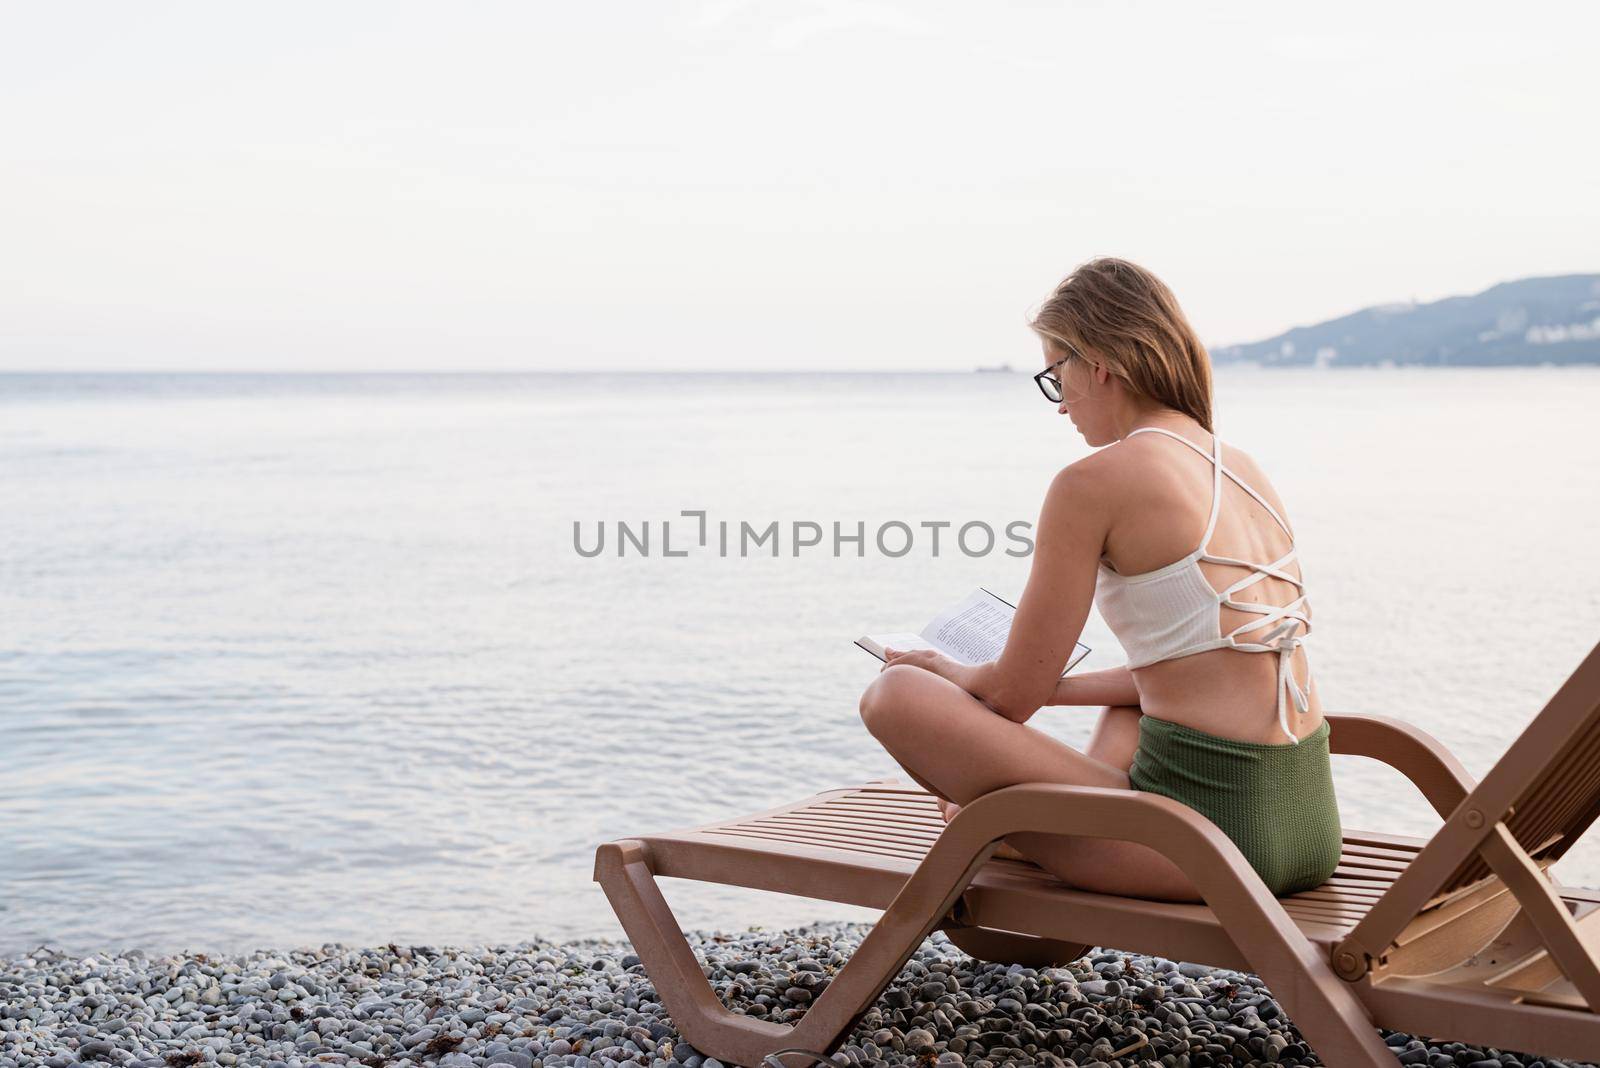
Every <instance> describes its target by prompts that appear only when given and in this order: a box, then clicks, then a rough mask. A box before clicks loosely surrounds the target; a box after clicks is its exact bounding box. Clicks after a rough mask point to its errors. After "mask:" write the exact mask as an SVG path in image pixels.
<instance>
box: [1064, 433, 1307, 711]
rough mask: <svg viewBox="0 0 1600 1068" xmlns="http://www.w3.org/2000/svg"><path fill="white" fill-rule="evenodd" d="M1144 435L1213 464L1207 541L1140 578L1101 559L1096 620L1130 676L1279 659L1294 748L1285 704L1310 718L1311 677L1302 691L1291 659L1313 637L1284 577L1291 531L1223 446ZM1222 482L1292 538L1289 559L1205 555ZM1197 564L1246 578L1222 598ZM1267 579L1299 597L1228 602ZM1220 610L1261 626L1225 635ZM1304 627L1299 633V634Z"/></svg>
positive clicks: (1300, 586) (1297, 583)
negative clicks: (1222, 655)
mask: <svg viewBox="0 0 1600 1068" xmlns="http://www.w3.org/2000/svg"><path fill="white" fill-rule="evenodd" d="M1145 432H1149V433H1153V434H1165V435H1166V436H1167V437H1169V438H1172V439H1173V440H1174V441H1181V442H1183V444H1185V445H1187V446H1188V447H1189V448H1191V449H1193V450H1194V451H1195V452H1197V453H1199V454H1200V455H1201V456H1204V457H1206V458H1207V459H1209V460H1210V461H1211V465H1212V470H1213V475H1212V481H1211V518H1210V520H1209V521H1207V523H1206V533H1205V537H1203V538H1201V539H1200V548H1198V549H1196V550H1195V551H1194V552H1192V553H1190V554H1189V555H1188V556H1185V557H1184V558H1183V559H1182V560H1177V561H1174V562H1173V563H1170V564H1168V565H1167V566H1166V567H1161V568H1157V569H1156V570H1154V571H1147V572H1145V573H1144V574H1142V575H1122V574H1119V573H1118V572H1116V571H1115V570H1113V569H1112V568H1111V566H1110V565H1109V564H1108V563H1107V562H1106V560H1105V558H1104V557H1102V558H1101V561H1100V574H1099V581H1098V583H1097V584H1096V586H1095V597H1094V599H1095V606H1096V607H1097V608H1099V610H1100V615H1101V616H1102V617H1103V618H1104V619H1105V621H1106V624H1107V625H1108V626H1110V628H1111V632H1112V633H1113V634H1115V635H1116V636H1117V640H1118V641H1120V642H1121V643H1122V647H1123V649H1124V650H1126V651H1127V654H1128V666H1129V667H1130V668H1140V667H1146V666H1148V665H1150V664H1156V663H1160V662H1161V661H1163V660H1175V659H1177V658H1178V657H1181V656H1192V655H1193V654H1195V653H1203V652H1206V651H1207V650H1210V649H1225V648H1226V649H1239V650H1241V651H1243V652H1247V653H1277V654H1278V724H1279V726H1281V727H1282V728H1283V732H1284V733H1285V734H1287V735H1288V736H1289V737H1291V738H1293V739H1294V740H1295V742H1296V743H1298V742H1299V741H1300V737H1299V735H1297V734H1295V732H1294V731H1292V730H1290V729H1289V715H1288V712H1289V698H1292V699H1293V701H1294V707H1295V710H1296V711H1297V712H1298V713H1300V714H1301V715H1304V714H1306V713H1307V712H1309V711H1310V710H1311V699H1310V689H1311V674H1310V669H1309V666H1308V667H1307V672H1306V682H1305V689H1301V687H1300V683H1299V682H1297V681H1296V680H1295V677H1294V663H1293V658H1294V652H1295V650H1296V649H1298V648H1300V646H1301V645H1302V644H1303V643H1304V642H1305V636H1306V634H1307V633H1309V632H1310V630H1311V620H1310V618H1309V617H1308V616H1307V615H1306V613H1305V602H1306V592H1305V582H1304V581H1303V578H1296V577H1295V576H1294V575H1291V574H1289V573H1288V572H1286V571H1284V570H1283V568H1284V566H1285V565H1286V564H1288V563H1289V562H1290V561H1291V560H1293V559H1294V556H1295V548H1294V535H1293V533H1292V532H1291V531H1290V530H1289V524H1288V523H1285V522H1284V521H1283V517H1282V516H1280V515H1279V514H1278V513H1277V510H1276V509H1274V508H1273V507H1272V505H1270V504H1268V503H1267V501H1266V499H1265V498H1263V497H1262V496H1261V494H1259V493H1257V492H1256V491H1255V490H1254V489H1252V488H1251V487H1250V486H1249V485H1247V484H1246V483H1245V481H1244V480H1243V479H1242V478H1240V477H1239V476H1238V475H1236V474H1234V473H1233V471H1231V470H1229V469H1228V468H1227V466H1226V465H1224V464H1223V462H1222V441H1221V439H1220V438H1218V437H1217V436H1216V435H1215V434H1213V435H1212V437H1211V443H1212V444H1211V452H1210V453H1207V452H1206V451H1205V450H1204V449H1202V448H1201V447H1200V446H1198V445H1196V444H1195V443H1194V442H1192V441H1190V440H1189V439H1188V438H1185V437H1183V436H1181V435H1178V434H1174V433H1173V432H1172V431H1170V430H1163V429H1161V428H1160V427H1153V426H1146V427H1140V428H1139V429H1138V430H1135V431H1133V432H1132V433H1130V434H1129V435H1128V436H1129V437H1132V436H1133V434H1143V433H1145ZM1224 475H1227V476H1228V477H1229V478H1231V479H1233V481H1234V482H1236V483H1237V484H1238V485H1239V488H1240V489H1242V490H1244V491H1245V492H1246V493H1248V494H1250V496H1252V497H1254V498H1255V499H1256V500H1257V501H1258V502H1259V503H1260V504H1261V507H1263V508H1265V509H1266V510H1267V511H1268V513H1270V514H1271V516H1272V518H1273V519H1276V520H1277V521H1278V525H1279V526H1280V527H1282V528H1283V532H1284V533H1285V534H1288V535H1289V539H1290V541H1289V551H1288V552H1287V553H1285V554H1284V555H1283V556H1281V557H1279V558H1278V559H1276V560H1274V561H1273V562H1272V563H1270V564H1257V563H1252V562H1251V561H1249V560H1235V559H1233V558H1232V557H1229V556H1213V555H1211V554H1210V553H1208V552H1207V551H1206V550H1207V548H1208V547H1209V546H1210V544H1211V535H1212V532H1213V531H1215V530H1216V529H1217V516H1218V514H1219V513H1220V512H1221V510H1222V476H1224ZM1202 560H1204V561H1206V562H1209V563H1213V564H1230V565H1232V566H1234V567H1243V568H1247V569H1249V571H1250V574H1248V575H1246V576H1245V577H1244V578H1242V579H1240V580H1239V581H1237V582H1235V583H1234V584H1233V585H1231V586H1229V587H1228V588H1227V589H1224V590H1220V591H1219V590H1216V589H1213V588H1212V586H1211V583H1210V582H1209V581H1207V579H1206V576H1205V572H1203V571H1202V570H1201V569H1200V562H1201V561H1202ZM1269 576H1270V577H1272V578H1279V579H1283V580H1284V581H1285V582H1289V583H1292V584H1293V585H1294V587H1295V589H1296V590H1298V591H1299V596H1297V597H1296V598H1295V599H1294V600H1292V601H1290V602H1289V603H1288V604H1286V605H1282V606H1279V605H1271V604H1254V603H1251V602H1249V601H1236V600H1234V599H1233V595H1234V594H1236V593H1238V592H1239V591H1241V590H1244V589H1248V588H1249V587H1251V586H1254V585H1255V584H1256V583H1258V582H1260V581H1262V580H1263V579H1266V578H1268V577H1269ZM1224 606H1226V607H1228V608H1232V609H1235V610H1236V611H1240V612H1249V613H1251V614H1253V615H1259V616H1261V617H1262V618H1261V619H1259V620H1255V621H1247V622H1245V623H1243V624H1241V625H1240V626H1238V627H1236V628H1234V629H1233V630H1232V631H1229V632H1228V633H1227V634H1223V633H1222V613H1221V611H1220V609H1221V608H1222V607H1224ZM1273 624H1276V626H1273ZM1302 625H1303V626H1304V630H1301V629H1300V628H1301V627H1302ZM1268 626H1271V627H1272V629H1271V630H1269V631H1268V632H1267V633H1265V634H1263V635H1259V636H1258V637H1257V638H1255V639H1254V640H1245V641H1240V640H1239V636H1240V635H1242V634H1248V633H1249V632H1251V631H1258V630H1260V629H1261V628H1262V627H1268Z"/></svg>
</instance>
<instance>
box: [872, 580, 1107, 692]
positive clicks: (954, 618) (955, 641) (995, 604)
mask: <svg viewBox="0 0 1600 1068" xmlns="http://www.w3.org/2000/svg"><path fill="white" fill-rule="evenodd" d="M1016 611H1017V606H1016V605H1014V604H1012V603H1011V602H1009V601H1003V600H1001V599H1000V598H999V597H996V596H995V595H994V594H992V593H990V592H989V591H988V590H986V589H983V588H982V587H979V588H978V589H976V590H973V591H972V593H971V594H969V595H968V596H967V598H966V599H965V600H964V601H961V602H960V603H958V604H953V605H951V606H950V607H949V608H946V609H945V610H944V611H943V612H940V613H939V614H938V615H936V616H934V617H933V622H932V623H929V624H928V625H927V626H926V627H923V628H922V633H921V634H870V635H867V636H866V637H862V638H857V639H856V644H857V645H859V646H861V648H863V649H865V650H866V651H867V652H869V653H871V654H872V655H873V656H875V657H877V658H878V659H879V660H885V659H887V657H885V656H884V655H883V651H884V649H886V648H888V649H896V650H900V651H905V650H907V649H937V650H938V651H939V652H941V653H943V654H944V655H945V656H948V657H950V658H951V659H953V660H959V661H961V662H962V663H963V664H983V663H987V662H988V661H990V660H994V659H997V658H998V657H999V656H1000V650H1002V649H1004V648H1005V647H1006V635H1007V634H1009V633H1011V617H1012V616H1014V615H1015V614H1016ZM1088 655H1089V647H1088V646H1087V645H1085V644H1083V643H1082V642H1079V643H1078V644H1077V647H1076V648H1074V649H1073V650H1072V655H1071V656H1069V657H1067V667H1066V671H1063V672H1062V673H1061V674H1063V675H1065V674H1066V673H1067V671H1071V670H1072V669H1073V668H1075V667H1077V666H1078V662H1079V661H1081V660H1082V659H1083V658H1084V657H1086V656H1088Z"/></svg>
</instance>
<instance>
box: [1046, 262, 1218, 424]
mask: <svg viewBox="0 0 1600 1068" xmlns="http://www.w3.org/2000/svg"><path fill="white" fill-rule="evenodd" d="M1028 326H1029V327H1030V328H1032V330H1033V331H1034V332H1035V333H1037V334H1038V335H1039V336H1041V337H1044V338H1048V339H1049V340H1050V341H1052V342H1054V343H1055V345H1056V346H1057V347H1059V348H1060V349H1062V351H1063V352H1066V353H1073V354H1079V355H1082V354H1087V353H1092V354H1093V355H1094V356H1095V357H1098V358H1099V359H1100V360H1102V361H1104V363H1105V365H1106V369H1107V370H1108V371H1110V372H1111V373H1112V374H1114V375H1116V376H1117V377H1118V378H1120V379H1121V380H1122V381H1123V383H1124V384H1126V385H1127V387H1128V388H1129V389H1131V390H1132V391H1133V392H1135V393H1137V394H1139V395H1141V396H1144V397H1148V398H1150V399H1151V400H1154V401H1157V402H1158V403H1161V404H1164V405H1166V406H1167V407H1169V408H1174V409H1176V410H1178V411H1180V412H1182V413H1184V414H1185V415H1187V416H1189V417H1190V418H1192V419H1193V420H1194V421H1195V422H1197V423H1199V424H1200V425H1201V426H1203V427H1205V428H1206V430H1207V431H1210V430H1211V357H1210V356H1208V355H1207V354H1206V349H1205V346H1204V345H1202V344H1200V339H1199V338H1198V337H1196V336H1195V332H1194V327H1192V326H1190V325H1189V320H1188V319H1186V318H1185V317H1184V314H1183V309H1182V308H1180V307H1178V298H1177V297H1174V296H1173V295H1172V290H1170V289H1168V288H1167V287H1166V284H1165V283H1164V282H1162V281H1161V279H1159V278H1157V277H1156V276H1155V275H1153V274H1151V273H1150V272H1149V271H1147V270H1145V269H1144V268H1143V267H1140V266H1138V265H1137V264H1133V263H1129V262H1128V261H1127V260H1119V259H1116V258H1114V257H1110V256H1106V257H1102V258H1100V259H1096V260H1090V261H1089V262H1088V263H1085V264H1083V265H1082V266H1080V267H1078V268H1077V269H1076V270H1074V271H1073V272H1072V273H1071V274H1069V275H1067V277H1065V278H1063V279H1062V280H1061V284H1060V285H1058V286H1056V289H1055V292H1054V293H1052V294H1050V297H1049V299H1048V300H1046V301H1045V302H1044V304H1043V305H1042V306H1041V307H1040V308H1039V310H1038V312H1037V313H1035V314H1034V316H1033V319H1032V321H1031V322H1029V323H1028Z"/></svg>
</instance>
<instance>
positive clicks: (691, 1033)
mask: <svg viewBox="0 0 1600 1068" xmlns="http://www.w3.org/2000/svg"><path fill="white" fill-rule="evenodd" d="M595 878H596V879H597V880H598V881H599V883H600V887H601V889H603V890H604V891H605V894H606V897H607V898H608V899H609V900H610V902H611V907H612V908H613V909H614V910H615V911H616V913H617V919H619V920H621V921H622V929H623V930H624V931H626V932H627V933H628V938H629V940H630V941H632V942H633V949H634V952H636V953H638V954H639V959H640V960H641V961H643V962H644V966H645V971H646V972H647V973H649V975H650V981H651V982H652V983H654V984H655V988H656V993H658V994H660V995H661V1004H662V1005H664V1006H666V1009H667V1013H668V1014H669V1015H670V1016H671V1017H672V1022H673V1024H674V1025H676V1027H677V1028H678V1032H679V1034H681V1035H683V1037H684V1038H686V1039H688V1040H689V1042H690V1043H691V1044H692V1045H693V1046H694V1047H695V1048H696V1049H699V1050H702V1051H704V1052H706V1053H709V1054H711V1055H712V1056H715V1057H716V1058H717V1059H718V1060H721V1061H727V1062H730V1063H733V1064H742V1065H759V1064H760V1063H761V1058H762V1057H764V1056H766V1055H767V1054H768V1053H771V1052H773V1051H775V1050H780V1049H783V1048H784V1047H785V1046H792V1045H796V1044H797V1043H795V1042H793V1041H791V1038H792V1034H793V1031H794V1029H793V1028H792V1027H784V1026H782V1025H779V1024H774V1023H768V1022H767V1021H765V1020H758V1019H755V1018H754V1017H750V1016H741V1015H739V1014H738V1013H735V1012H731V1011H729V1009H728V1007H727V1006H726V1005H724V1004H722V1002H721V1001H720V1000H719V999H718V998H717V995H716V992H715V991H714V990H712V989H711V984H710V983H709V982H707V981H706V977H705V973H704V972H702V971H701V970H700V962H699V961H698V960H696V959H695V955H694V951H693V950H691V949H690V948H689V941H688V939H687V938H685V937H684V934H683V929H682V928H681V927H679V926H678V921H677V919H676V918H675V917H674V916H673V915H672V909H671V907H670V906H668V904H667V901H666V898H664V897H662V896H661V890H660V888H659V887H657V886H656V880H655V873H654V872H652V871H651V869H650V854H649V850H648V849H647V848H646V847H645V845H644V843H642V842H637V841H621V842H612V843H610V844H608V845H603V846H601V847H600V849H599V851H598V852H597V853H596V854H595Z"/></svg>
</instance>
